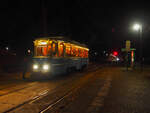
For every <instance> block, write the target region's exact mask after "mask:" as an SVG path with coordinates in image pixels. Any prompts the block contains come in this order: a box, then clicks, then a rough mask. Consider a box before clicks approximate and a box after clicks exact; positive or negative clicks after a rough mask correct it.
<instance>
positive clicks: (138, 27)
mask: <svg viewBox="0 0 150 113" xmlns="http://www.w3.org/2000/svg"><path fill="white" fill-rule="evenodd" d="M133 30H135V31H138V32H139V35H140V66H141V71H143V51H142V50H143V45H142V25H140V24H134V25H133Z"/></svg>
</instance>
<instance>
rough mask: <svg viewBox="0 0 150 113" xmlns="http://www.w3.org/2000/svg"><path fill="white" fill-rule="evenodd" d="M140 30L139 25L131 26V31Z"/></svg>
mask: <svg viewBox="0 0 150 113" xmlns="http://www.w3.org/2000/svg"><path fill="white" fill-rule="evenodd" d="M140 28H141V26H140V25H139V24H135V25H134V26H133V29H134V30H136V31H138V30H139V29H140Z"/></svg>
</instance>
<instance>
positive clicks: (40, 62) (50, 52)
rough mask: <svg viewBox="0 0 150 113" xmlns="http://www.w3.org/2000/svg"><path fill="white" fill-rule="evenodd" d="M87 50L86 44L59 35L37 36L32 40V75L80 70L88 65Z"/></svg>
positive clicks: (48, 74)
mask: <svg viewBox="0 0 150 113" xmlns="http://www.w3.org/2000/svg"><path fill="white" fill-rule="evenodd" d="M88 52H89V49H88V48H87V46H86V45H84V44H80V43H78V42H76V41H72V40H68V39H65V38H64V37H61V36H57V37H46V38H38V39H36V40H35V41H34V56H33V65H32V76H37V73H41V74H38V76H43V75H45V76H46V75H47V76H51V75H57V74H62V73H66V72H68V71H70V70H72V69H76V70H81V69H83V68H84V67H86V66H87V65H88V62H89V59H88Z"/></svg>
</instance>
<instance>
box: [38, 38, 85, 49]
mask: <svg viewBox="0 0 150 113" xmlns="http://www.w3.org/2000/svg"><path fill="white" fill-rule="evenodd" d="M35 40H60V41H64V42H68V43H71V44H76V45H78V46H82V47H86V48H88V47H87V45H85V44H81V43H79V42H77V41H74V40H70V39H68V38H66V37H63V36H53V37H39V38H36V39H35Z"/></svg>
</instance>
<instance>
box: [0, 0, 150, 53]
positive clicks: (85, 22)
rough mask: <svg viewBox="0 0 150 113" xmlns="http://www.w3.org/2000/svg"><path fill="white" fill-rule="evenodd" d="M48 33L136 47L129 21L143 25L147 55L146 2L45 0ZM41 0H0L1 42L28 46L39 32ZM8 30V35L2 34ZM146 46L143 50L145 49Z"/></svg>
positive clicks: (149, 21) (96, 44)
mask: <svg viewBox="0 0 150 113" xmlns="http://www.w3.org/2000/svg"><path fill="white" fill-rule="evenodd" d="M45 2H46V5H45V7H46V8H47V31H48V36H52V35H64V36H69V37H70V38H71V39H73V40H76V41H79V42H81V43H85V44H87V45H88V46H89V47H90V48H91V49H92V50H95V51H102V50H118V49H120V48H124V47H125V40H131V41H132V47H138V42H139V40H138V38H139V35H138V33H137V32H135V31H133V30H132V29H131V26H132V24H134V23H135V22H140V23H142V25H143V43H144V44H143V45H144V55H145V56H150V54H149V49H148V48H150V44H149V43H150V7H149V6H150V3H148V2H147V3H146V2H137V1H136V2H127V1H126V2H125V1H122V2H121V3H119V2H109V1H106V2H102V1H100V0H99V1H97V2H96V1H94V0H53V2H52V0H47V1H45ZM42 3H43V1H40V0H34V1H31V0H30V1H27V0H18V2H17V1H16V2H14V1H11V2H5V3H1V17H2V18H1V27H2V28H3V30H4V32H2V34H1V42H5V43H7V41H8V42H9V44H12V45H13V46H14V47H16V48H18V47H19V48H20V49H21V48H27V47H28V48H30V47H31V46H32V41H33V40H34V39H35V38H36V37H40V36H42V35H43V12H42V10H43V8H42V7H43V6H42ZM6 34H8V35H6ZM146 49H147V50H146Z"/></svg>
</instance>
